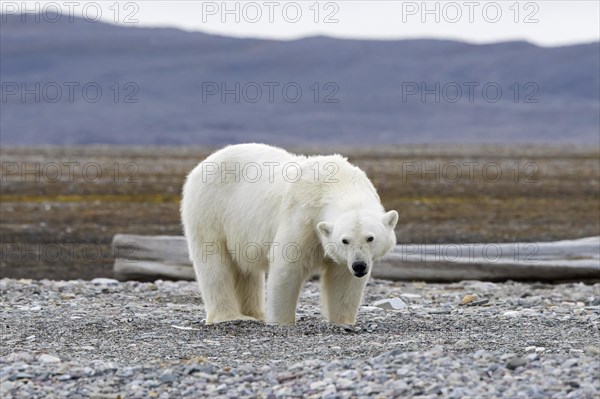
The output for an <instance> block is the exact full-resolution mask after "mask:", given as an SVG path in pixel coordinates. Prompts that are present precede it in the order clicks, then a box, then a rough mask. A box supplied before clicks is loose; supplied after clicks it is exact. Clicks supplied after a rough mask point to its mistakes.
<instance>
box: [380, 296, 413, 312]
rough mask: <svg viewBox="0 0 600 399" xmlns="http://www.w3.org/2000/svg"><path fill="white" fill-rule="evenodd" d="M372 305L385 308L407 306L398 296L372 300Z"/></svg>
mask: <svg viewBox="0 0 600 399" xmlns="http://www.w3.org/2000/svg"><path fill="white" fill-rule="evenodd" d="M373 306H376V307H378V308H381V309H386V310H391V309H393V310H400V309H404V308H406V307H408V305H407V304H406V303H404V301H403V300H402V299H400V298H386V299H381V300H379V301H375V302H373Z"/></svg>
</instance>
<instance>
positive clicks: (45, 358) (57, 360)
mask: <svg viewBox="0 0 600 399" xmlns="http://www.w3.org/2000/svg"><path fill="white" fill-rule="evenodd" d="M38 360H39V361H40V362H42V363H60V358H58V357H56V356H52V355H48V354H47V353H44V354H42V355H40V357H39V358H38Z"/></svg>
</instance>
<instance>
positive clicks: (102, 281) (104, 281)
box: [90, 277, 119, 286]
mask: <svg viewBox="0 0 600 399" xmlns="http://www.w3.org/2000/svg"><path fill="white" fill-rule="evenodd" d="M90 282H91V283H92V284H95V285H110V286H115V285H119V281H118V280H115V279H112V278H104V277H97V278H95V279H93V280H92V281H90Z"/></svg>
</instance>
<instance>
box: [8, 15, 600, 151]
mask: <svg viewBox="0 0 600 399" xmlns="http://www.w3.org/2000/svg"><path fill="white" fill-rule="evenodd" d="M2 18H3V19H2V21H3V22H2V24H1V35H0V68H1V70H0V72H1V80H2V93H1V94H2V99H1V101H2V102H1V104H0V105H1V108H2V111H1V118H0V128H1V133H2V138H1V140H2V144H5V145H6V144H89V143H110V144H212V145H221V144H225V143H235V142H245V141H264V142H269V143H276V144H300V145H301V144H303V143H310V144H314V143H319V142H322V143H327V144H356V145H376V144H379V145H381V144H386V143H390V144H392V143H426V142H436V143H439V142H449V143H463V142H484V143H485V142H497V143H519V142H533V143H542V142H543V143H556V144H558V143H567V142H568V143H595V144H598V141H599V138H598V135H599V126H600V75H599V72H598V71H599V70H600V43H591V44H581V45H573V46H565V47H553V48H544V47H538V46H535V45H533V44H530V43H526V42H507V43H497V44H487V45H472V44H467V43H462V42H455V41H440V40H399V41H375V40H341V39H333V38H328V37H311V38H306V39H301V40H294V41H274V40H257V39H237V38H230V37H221V36H213V35H207V34H203V33H197V32H185V31H180V30H176V29H161V28H140V27H123V26H115V25H108V24H104V23H95V24H93V23H88V22H86V21H84V20H75V21H74V22H73V23H69V22H68V20H67V18H62V19H61V22H59V23H47V22H40V23H35V22H34V21H33V19H31V18H28V22H26V23H23V22H21V19H20V18H19V17H16V16H11V15H3V16H2ZM115 82H116V83H117V85H114V84H115ZM128 82H132V83H131V84H129V85H128ZM236 82H239V84H240V89H239V90H238V91H237V93H238V94H239V96H240V99H239V102H236V99H235V93H230V94H227V95H226V96H225V101H222V100H221V96H220V91H221V84H225V85H226V88H228V89H235V87H236V86H235V84H236ZM315 82H317V84H316V85H315ZM436 82H439V84H440V86H439V90H434V92H432V93H429V94H427V95H426V96H425V98H424V101H422V99H421V93H420V92H419V91H420V89H421V84H422V83H424V84H425V86H426V87H425V88H426V89H430V90H431V89H435V84H436ZM470 82H471V83H470ZM36 83H39V90H37V89H36ZM515 83H516V86H515ZM476 84H478V86H475V85H476ZM469 85H470V87H472V88H473V94H474V97H473V98H472V99H469V94H470V93H469ZM69 87H71V89H69ZM84 87H85V91H86V93H84V92H83V90H84ZM269 87H271V88H272V90H273V91H272V93H269V91H270V90H269ZM283 87H286V92H282V89H283ZM317 87H318V90H317ZM457 87H460V88H461V89H462V97H459V98H457ZM484 87H486V90H487V91H486V93H487V99H486V98H484V97H483V95H484V93H483V88H484ZM58 88H60V90H61V91H62V93H60V92H59V91H58V90H57V89H58ZM98 88H100V89H101V90H102V96H101V97H100V98H99V100H98V101H97V102H92V101H93V100H94V98H95V97H96V96H97V89H98ZM117 88H118V90H117ZM257 88H260V89H261V90H262V97H260V98H258V97H257ZM298 88H300V89H301V90H302V96H301V97H300V98H299V99H298V101H297V102H293V101H295V100H296V99H295V97H296V92H297V89H298ZM498 88H500V89H501V90H502V95H501V96H500V98H499V100H498V101H497V102H495V97H497V89H498ZM517 88H518V90H517ZM22 89H27V90H31V89H33V91H34V92H35V91H36V90H37V91H38V92H39V94H40V98H36V93H29V94H26V95H25V96H24V98H23V96H22V94H23V91H22ZM209 90H212V92H211V91H209ZM70 91H71V93H70ZM214 91H217V93H216V94H214V95H211V94H210V93H213V92H214ZM233 91H234V92H235V91H236V90H233ZM415 91H416V93H415ZM517 91H518V98H517V99H516V101H515V94H516V92H517ZM117 92H118V97H117V98H116V101H115V96H116V94H117ZM411 93H414V94H411ZM436 93H438V94H439V102H436V98H435V96H436ZM269 94H272V96H273V97H272V99H269ZM70 95H72V98H70ZM85 95H87V99H88V100H87V101H86V99H85V98H84V96H85ZM315 96H316V97H317V98H316V100H317V101H316V102H315ZM203 97H204V98H203ZM125 99H128V100H134V101H135V100H137V102H133V103H130V102H126V101H125ZM325 99H327V100H332V101H333V102H330V101H325ZM271 100H272V101H271ZM336 100H337V102H336ZM525 100H527V102H524V101H525ZM253 101H255V102H253ZM454 101H455V102H454Z"/></svg>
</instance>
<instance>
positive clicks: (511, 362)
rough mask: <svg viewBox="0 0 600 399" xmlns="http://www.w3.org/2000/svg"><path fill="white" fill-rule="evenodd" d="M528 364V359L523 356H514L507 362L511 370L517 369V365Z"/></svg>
mask: <svg viewBox="0 0 600 399" xmlns="http://www.w3.org/2000/svg"><path fill="white" fill-rule="evenodd" d="M526 364H527V360H526V359H523V358H522V357H513V358H512V359H510V360H509V361H508V362H506V368H507V369H509V370H516V368H517V367H524V366H525V365H526Z"/></svg>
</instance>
